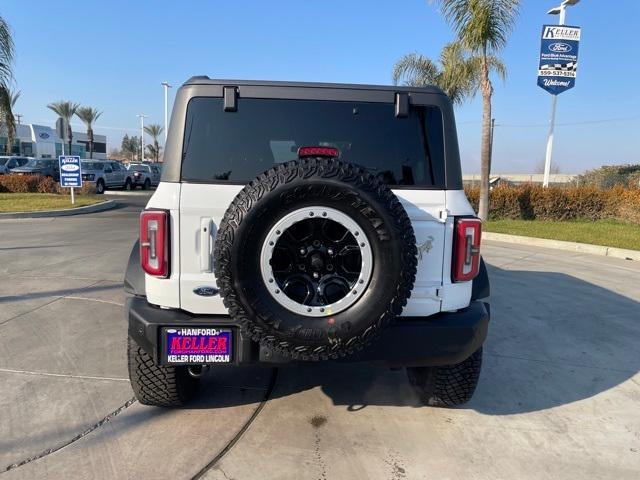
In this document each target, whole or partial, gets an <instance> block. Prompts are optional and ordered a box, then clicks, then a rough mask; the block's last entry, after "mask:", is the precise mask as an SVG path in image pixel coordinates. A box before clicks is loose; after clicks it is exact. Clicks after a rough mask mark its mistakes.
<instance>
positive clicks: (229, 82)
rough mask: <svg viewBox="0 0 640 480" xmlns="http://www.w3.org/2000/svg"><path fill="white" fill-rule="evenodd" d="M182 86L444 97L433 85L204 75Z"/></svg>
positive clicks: (191, 79) (192, 78)
mask: <svg viewBox="0 0 640 480" xmlns="http://www.w3.org/2000/svg"><path fill="white" fill-rule="evenodd" d="M183 85H185V86H186V85H224V86H243V85H249V86H263V87H296V88H334V89H335V88H339V89H347V90H383V91H392V92H408V93H411V92H415V93H431V94H436V95H444V92H443V91H442V90H441V89H440V88H438V87H436V86H435V85H428V86H425V87H410V86H405V85H366V84H357V83H324V82H288V81H287V82H285V81H272V80H233V79H219V78H209V77H208V76H206V75H198V76H194V77H191V78H190V79H189V80H187V81H186V82H184V84H183Z"/></svg>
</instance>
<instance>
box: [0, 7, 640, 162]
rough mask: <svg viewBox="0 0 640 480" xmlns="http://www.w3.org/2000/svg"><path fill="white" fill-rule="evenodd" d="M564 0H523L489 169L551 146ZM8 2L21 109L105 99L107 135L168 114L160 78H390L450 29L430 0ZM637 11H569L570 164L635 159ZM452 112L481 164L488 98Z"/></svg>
mask: <svg viewBox="0 0 640 480" xmlns="http://www.w3.org/2000/svg"><path fill="white" fill-rule="evenodd" d="M557 3H559V0H523V2H522V9H521V14H520V17H519V20H518V23H517V25H516V28H515V30H514V32H513V34H512V36H511V38H510V41H509V44H508V46H507V48H506V49H505V50H504V52H503V59H504V61H505V63H506V64H507V67H508V69H509V76H508V79H507V81H506V83H502V82H501V81H499V80H496V81H495V87H496V91H495V97H494V116H495V118H496V123H497V124H498V127H497V128H496V133H495V142H494V166H493V171H494V172H531V171H534V170H535V169H536V167H537V165H538V164H539V163H540V162H541V160H542V159H543V157H544V148H545V141H546V135H547V127H546V124H547V122H548V117H549V111H550V97H549V95H548V94H547V93H546V92H544V91H543V90H541V89H540V88H539V87H537V86H536V71H537V62H538V59H537V56H538V49H539V43H540V40H539V37H540V31H541V25H542V24H543V23H555V22H556V21H557V17H552V16H548V15H546V13H545V12H546V11H547V10H548V9H549V8H551V7H553V6H555V5H556V4H557ZM612 5H615V6H616V7H617V8H616V10H613V9H612V8H611V6H612ZM0 15H2V16H3V17H4V18H5V20H6V21H7V22H8V23H9V24H10V25H11V28H12V29H13V32H14V38H15V43H16V62H15V69H14V71H15V77H16V82H17V88H18V89H20V90H21V91H22V97H21V98H20V100H19V102H18V104H17V107H16V112H17V113H20V114H22V115H23V120H22V121H23V122H25V123H44V124H51V125H53V123H54V121H55V116H54V114H53V113H52V112H50V111H49V110H48V109H47V108H46V105H47V104H48V103H50V102H52V101H56V100H60V99H68V100H73V101H77V102H81V103H83V104H87V105H91V106H93V107H96V108H98V109H100V110H102V111H103V112H104V113H103V115H102V117H101V118H100V119H99V121H98V125H97V128H96V132H97V133H103V134H106V135H107V136H108V142H109V148H112V147H116V146H119V143H120V139H121V137H122V135H123V134H124V133H129V134H137V133H138V132H139V129H138V125H139V123H138V122H139V120H138V119H137V118H136V114H137V113H140V112H144V113H146V114H147V115H149V118H148V119H147V121H151V122H156V123H161V124H162V122H163V93H162V87H161V86H160V82H161V81H163V80H166V81H169V82H170V83H171V84H173V85H180V84H181V83H182V82H184V81H185V80H186V79H187V78H188V77H190V76H192V75H199V74H205V75H209V76H211V77H218V78H243V79H244V78H247V79H267V80H302V81H326V82H347V83H351V82H353V83H373V84H389V83H391V69H392V67H393V64H394V62H395V61H396V60H397V59H398V58H399V57H400V56H401V55H402V54H404V53H409V52H414V51H415V52H420V53H423V54H425V55H427V56H429V57H431V58H437V57H438V55H439V52H440V50H441V48H442V46H443V45H444V44H445V43H446V42H448V41H450V40H451V39H452V38H453V35H452V31H451V29H450V28H449V26H448V25H447V24H446V23H445V22H444V20H443V19H442V16H441V15H440V14H439V13H438V11H437V9H436V7H435V6H434V5H432V4H429V3H428V2H427V1H426V0H402V1H399V0H395V1H394V0H376V1H371V0H369V1H364V0H349V1H347V0H323V1H299V0H298V1H294V0H287V1H284V0H282V1H280V0H270V1H258V0H255V1H254V0H235V1H233V2H223V1H219V0H208V1H204V0H200V1H196V0H183V1H181V2H176V1H154V2H142V1H138V2H131V1H123V0H110V1H108V2H105V1H91V0H85V1H83V2H76V1H71V0H56V1H55V2H51V1H50V0H49V1H46V2H45V1H41V0H31V1H29V2H26V1H25V0H7V1H4V2H2V4H1V5H0ZM638 18H640V1H638V0H618V1H615V2H612V1H604V0H582V2H581V3H580V4H579V5H577V6H576V7H572V8H570V9H569V10H568V14H567V23H568V24H570V25H578V26H581V27H582V28H583V31H582V41H581V45H580V60H579V68H578V78H577V85H576V88H574V89H573V90H570V91H568V92H565V93H563V94H562V95H560V97H559V99H558V115H557V122H558V123H559V127H558V129H557V131H556V142H555V148H554V160H555V162H557V163H558V165H559V166H560V168H561V170H562V171H563V172H567V173H573V172H581V171H583V170H585V169H586V168H592V167H595V166H598V165H601V164H614V163H640V153H639V152H640V89H639V88H638V78H640V44H639V43H638V39H637V32H636V31H635V30H636V29H638V23H637V22H638ZM174 92H175V89H174ZM174 92H172V96H173V93H174ZM456 116H457V120H458V135H459V139H460V144H461V154H462V162H463V169H464V171H465V172H466V173H473V172H477V171H478V170H479V151H480V119H481V105H480V101H479V98H477V99H475V100H474V101H471V102H469V103H467V104H465V105H464V106H461V107H458V108H457V109H456ZM80 128H81V127H80V126H78V129H80Z"/></svg>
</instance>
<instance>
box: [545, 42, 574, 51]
mask: <svg viewBox="0 0 640 480" xmlns="http://www.w3.org/2000/svg"><path fill="white" fill-rule="evenodd" d="M549 50H550V51H552V52H554V53H569V52H570V51H571V50H573V48H572V47H571V45H569V44H568V43H562V42H556V43H552V44H551V45H549Z"/></svg>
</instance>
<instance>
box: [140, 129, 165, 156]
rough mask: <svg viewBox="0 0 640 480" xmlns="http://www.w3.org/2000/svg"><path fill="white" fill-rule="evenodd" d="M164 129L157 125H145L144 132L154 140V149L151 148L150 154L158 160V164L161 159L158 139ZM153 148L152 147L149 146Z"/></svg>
mask: <svg viewBox="0 0 640 480" xmlns="http://www.w3.org/2000/svg"><path fill="white" fill-rule="evenodd" d="M163 130H164V129H163V128H162V127H161V126H160V125H158V124H157V123H152V124H151V125H145V127H144V132H145V133H146V134H147V135H149V136H150V137H151V138H153V146H152V147H153V148H149V153H151V155H152V157H154V158H155V159H156V162H157V161H158V160H159V159H160V150H161V147H160V144H159V143H158V137H159V136H160V135H161V134H162V131H163ZM149 146H150V147H151V145H149Z"/></svg>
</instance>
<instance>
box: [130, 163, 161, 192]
mask: <svg viewBox="0 0 640 480" xmlns="http://www.w3.org/2000/svg"><path fill="white" fill-rule="evenodd" d="M129 172H130V173H131V177H132V178H133V185H134V186H135V187H138V186H139V187H141V188H142V189H143V190H148V189H149V188H151V187H156V186H157V185H158V184H159V183H160V174H161V173H162V170H161V169H160V167H159V166H158V165H154V164H151V163H130V164H129Z"/></svg>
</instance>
